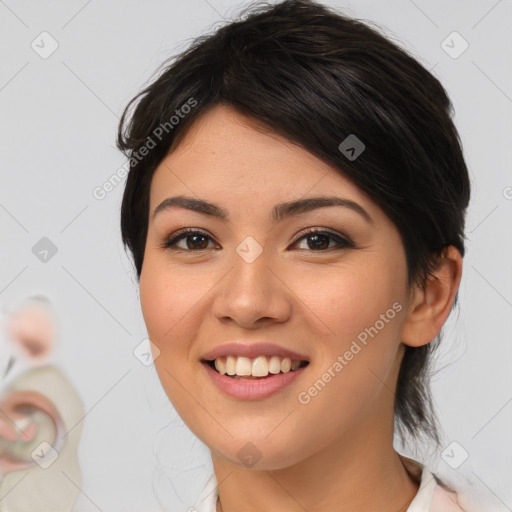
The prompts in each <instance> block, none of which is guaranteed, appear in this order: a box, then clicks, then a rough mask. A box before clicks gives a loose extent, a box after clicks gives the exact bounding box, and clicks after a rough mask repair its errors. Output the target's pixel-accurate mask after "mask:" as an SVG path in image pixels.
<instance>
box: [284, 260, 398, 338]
mask: <svg viewBox="0 0 512 512" xmlns="http://www.w3.org/2000/svg"><path fill="white" fill-rule="evenodd" d="M383 267H386V268H383ZM393 267H395V265H391V268H390V267H388V266H385V265H381V266H377V265H368V266H366V265H365V266H358V267H355V266H354V267H349V266H347V267H344V268H339V269H334V270H333V269H332V267H331V268H329V269H326V271H325V275H324V273H323V271H319V270H318V269H317V270H316V271H315V272H310V273H308V272H303V273H301V276H300V278H298V279H297V276H295V279H294V280H293V281H294V283H295V284H294V286H293V291H294V293H295V294H296V295H297V296H298V297H300V299H301V301H299V302H300V303H302V304H303V311H302V313H301V314H302V315H304V316H305V317H307V318H309V319H310V322H311V323H312V324H314V327H315V328H316V332H318V333H321V335H322V336H323V337H326V338H330V339H332V340H340V341H341V342H343V341H347V340H349V339H352V338H355V337H357V336H358V335H359V334H360V333H361V332H363V331H364V330H365V329H366V328H369V327H370V326H373V325H374V324H375V323H376V322H377V321H378V320H379V319H380V318H381V315H385V316H387V317H392V318H394V317H395V316H396V311H395V310H394V309H393V304H394V303H396V302H398V303H401V301H402V300H403V296H404V291H405V289H404V287H403V286H401V282H402V279H401V276H402V273H403V269H401V268H393ZM301 307H302V306H301ZM390 308H391V311H389V310H390ZM395 308H396V307H395ZM398 309H400V308H398ZM386 312H389V313H388V314H386ZM379 325H380V322H379ZM386 325H389V324H388V323H387V324H386Z"/></svg>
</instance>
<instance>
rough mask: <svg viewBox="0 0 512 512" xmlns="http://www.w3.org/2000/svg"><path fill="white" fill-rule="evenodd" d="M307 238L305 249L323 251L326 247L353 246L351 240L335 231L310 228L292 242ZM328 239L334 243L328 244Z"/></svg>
mask: <svg viewBox="0 0 512 512" xmlns="http://www.w3.org/2000/svg"><path fill="white" fill-rule="evenodd" d="M304 239H306V240H307V248H306V250H311V251H317V252H323V251H325V250H326V249H332V248H333V247H334V248H353V247H355V245H354V243H353V242H352V241H349V240H348V239H346V238H344V237H342V236H340V235H339V234H337V233H333V232H331V231H325V230H324V231H320V230H315V229H312V230H310V231H308V232H307V233H306V234H304V235H302V236H301V237H300V238H299V239H298V240H296V241H295V242H294V245H295V244H297V242H299V241H301V240H304ZM330 241H334V242H335V245H334V246H330V247H329V244H330Z"/></svg>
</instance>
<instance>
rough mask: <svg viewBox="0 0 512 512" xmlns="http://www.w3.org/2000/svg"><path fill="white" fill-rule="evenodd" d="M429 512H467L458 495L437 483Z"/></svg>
mask: <svg viewBox="0 0 512 512" xmlns="http://www.w3.org/2000/svg"><path fill="white" fill-rule="evenodd" d="M429 512H466V511H465V509H463V508H462V507H461V506H460V504H459V501H458V499H457V494H456V493H455V492H454V491H452V490H450V489H448V488H445V487H444V486H443V485H442V484H439V483H436V485H435V487H434V493H433V495H432V503H431V505H430V509H429Z"/></svg>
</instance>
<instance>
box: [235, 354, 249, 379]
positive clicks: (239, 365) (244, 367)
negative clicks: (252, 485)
mask: <svg viewBox="0 0 512 512" xmlns="http://www.w3.org/2000/svg"><path fill="white" fill-rule="evenodd" d="M235 373H236V374H237V375H242V376H243V375H251V373H252V365H251V360H250V359H249V358H248V357H238V358H237V360H236V367H235Z"/></svg>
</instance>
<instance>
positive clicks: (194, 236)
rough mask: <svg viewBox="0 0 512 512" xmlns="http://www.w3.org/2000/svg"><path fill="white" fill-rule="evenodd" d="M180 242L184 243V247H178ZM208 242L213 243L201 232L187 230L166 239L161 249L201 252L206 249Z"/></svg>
mask: <svg viewBox="0 0 512 512" xmlns="http://www.w3.org/2000/svg"><path fill="white" fill-rule="evenodd" d="M181 241H184V245H181V246H180V245H178V242H181ZM210 241H213V240H212V238H211V237H210V236H209V235H207V234H206V233H203V232H202V231H194V230H187V231H182V232H181V233H179V234H178V235H175V236H173V237H170V238H168V239H167V240H166V241H165V242H164V244H163V247H164V248H166V249H170V250H176V251H188V252H194V251H203V250H206V249H208V242H210Z"/></svg>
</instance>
